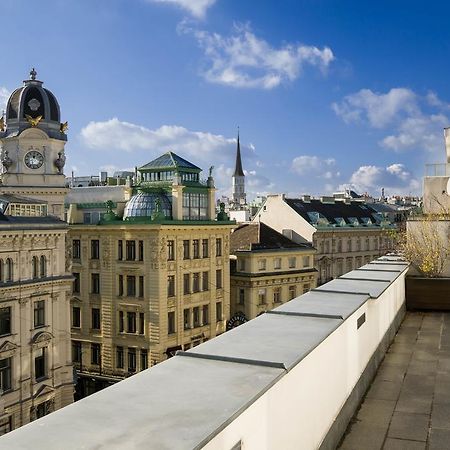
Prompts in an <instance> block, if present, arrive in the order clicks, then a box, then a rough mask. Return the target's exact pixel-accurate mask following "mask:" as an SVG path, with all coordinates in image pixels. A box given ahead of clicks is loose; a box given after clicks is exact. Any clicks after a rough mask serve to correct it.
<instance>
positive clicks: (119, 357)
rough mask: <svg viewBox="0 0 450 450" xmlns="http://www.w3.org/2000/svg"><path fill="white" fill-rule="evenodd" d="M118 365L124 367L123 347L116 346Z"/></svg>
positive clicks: (119, 367)
mask: <svg viewBox="0 0 450 450" xmlns="http://www.w3.org/2000/svg"><path fill="white" fill-rule="evenodd" d="M116 366H117V368H118V369H123V347H116Z"/></svg>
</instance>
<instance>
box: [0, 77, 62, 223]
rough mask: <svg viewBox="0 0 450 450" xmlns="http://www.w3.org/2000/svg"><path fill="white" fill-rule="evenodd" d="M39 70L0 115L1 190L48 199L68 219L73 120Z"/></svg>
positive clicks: (51, 211)
mask: <svg viewBox="0 0 450 450" xmlns="http://www.w3.org/2000/svg"><path fill="white" fill-rule="evenodd" d="M36 75H37V73H36V71H35V70H34V69H33V70H31V72H30V78H29V79H28V80H25V81H24V82H23V86H21V87H20V88H18V89H16V90H15V91H14V92H13V93H12V94H11V96H10V98H9V100H8V103H7V107H6V116H4V117H3V118H1V119H0V149H1V154H0V190H1V191H2V192H3V193H5V194H11V195H16V196H20V197H27V198H32V199H36V200H41V201H43V202H46V203H47V212H48V214H49V215H53V216H56V217H58V218H60V219H64V197H65V195H66V193H67V190H68V189H67V188H66V187H65V177H64V171H63V170H64V165H65V160H66V157H65V153H64V146H65V143H66V142H67V136H66V134H65V133H66V130H67V122H65V123H61V119H60V110H59V105H58V101H57V100H56V98H55V96H54V95H53V94H52V92H50V91H49V90H48V89H46V88H44V87H43V82H42V81H39V80H37V79H36Z"/></svg>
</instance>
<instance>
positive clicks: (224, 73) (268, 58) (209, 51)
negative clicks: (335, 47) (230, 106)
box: [179, 23, 334, 89]
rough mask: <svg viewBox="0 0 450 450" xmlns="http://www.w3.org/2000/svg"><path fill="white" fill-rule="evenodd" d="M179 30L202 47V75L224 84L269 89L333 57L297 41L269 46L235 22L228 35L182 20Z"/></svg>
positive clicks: (328, 53) (327, 50)
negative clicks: (204, 60)
mask: <svg viewBox="0 0 450 450" xmlns="http://www.w3.org/2000/svg"><path fill="white" fill-rule="evenodd" d="M179 31H181V32H185V33H192V34H193V35H194V36H195V37H196V39H197V42H198V44H199V46H200V47H201V48H202V49H203V51H204V54H205V58H206V62H207V66H208V67H207V68H206V69H205V70H203V71H202V75H203V76H204V78H205V79H206V80H207V81H209V82H211V83H218V84H223V85H227V86H233V87H240V88H263V89H272V88H274V87H276V86H279V85H280V84H282V83H284V82H287V81H293V80H295V79H297V78H298V77H299V76H300V74H301V72H302V70H303V67H304V66H306V65H310V66H315V67H318V68H319V69H321V70H322V71H325V70H326V68H327V67H328V65H329V64H330V63H331V62H332V61H333V59H334V55H333V52H332V51H331V49H330V48H328V47H324V48H322V49H319V48H318V47H315V46H307V45H299V44H284V45H282V46H281V47H279V48H275V47H272V46H271V45H270V44H269V43H268V42H267V41H265V40H264V39H261V38H258V37H257V36H255V34H253V32H252V31H251V29H250V27H249V26H248V25H236V26H235V27H234V30H233V31H234V32H233V34H232V35H231V36H229V37H224V36H222V35H220V34H218V33H209V32H207V31H201V30H195V29H192V28H189V27H186V24H185V23H183V24H181V25H180V26H179Z"/></svg>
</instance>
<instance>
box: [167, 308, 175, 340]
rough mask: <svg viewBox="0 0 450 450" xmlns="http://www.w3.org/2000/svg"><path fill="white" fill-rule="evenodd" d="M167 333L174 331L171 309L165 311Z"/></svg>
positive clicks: (173, 314) (173, 316)
mask: <svg viewBox="0 0 450 450" xmlns="http://www.w3.org/2000/svg"><path fill="white" fill-rule="evenodd" d="M167 333H168V334H174V333H175V313H174V312H173V311H170V312H168V313H167Z"/></svg>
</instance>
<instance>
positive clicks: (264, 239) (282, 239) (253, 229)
mask: <svg viewBox="0 0 450 450" xmlns="http://www.w3.org/2000/svg"><path fill="white" fill-rule="evenodd" d="M230 247H231V248H230V250H231V252H233V251H237V250H263V249H268V250H270V249H286V248H299V249H300V248H305V249H309V248H312V247H311V246H310V245H308V244H298V243H296V242H293V241H291V240H290V239H289V238H287V237H286V236H284V235H282V234H281V233H278V231H275V230H274V229H273V228H271V227H269V226H268V225H266V224H264V223H262V222H255V223H246V224H243V225H241V226H239V227H238V228H236V229H235V230H234V231H233V233H231V238H230Z"/></svg>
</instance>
